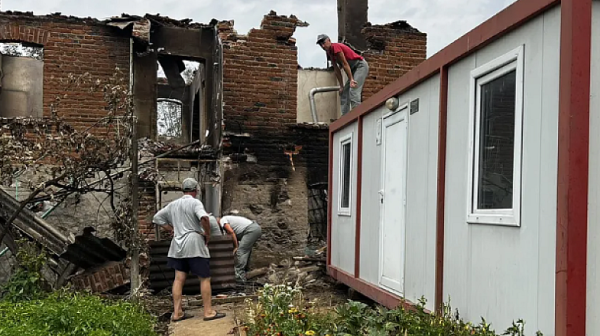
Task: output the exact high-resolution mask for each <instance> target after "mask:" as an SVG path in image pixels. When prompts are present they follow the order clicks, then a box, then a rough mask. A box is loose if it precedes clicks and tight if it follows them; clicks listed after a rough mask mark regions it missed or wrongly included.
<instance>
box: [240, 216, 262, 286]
mask: <svg viewBox="0 0 600 336" xmlns="http://www.w3.org/2000/svg"><path fill="white" fill-rule="evenodd" d="M261 235H262V229H261V228H260V225H258V223H256V222H252V224H250V225H249V226H248V227H247V228H246V230H244V234H243V235H242V237H238V239H239V244H238V250H237V254H236V260H235V277H236V278H237V279H238V280H241V281H246V272H247V271H248V270H249V265H250V256H251V254H252V247H253V246H254V244H255V243H256V241H257V240H258V239H259V238H260V236H261Z"/></svg>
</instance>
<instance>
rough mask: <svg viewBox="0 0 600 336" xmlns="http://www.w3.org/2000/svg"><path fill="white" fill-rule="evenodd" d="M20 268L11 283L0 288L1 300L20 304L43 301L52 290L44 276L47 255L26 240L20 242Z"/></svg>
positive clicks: (18, 254)
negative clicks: (22, 302) (43, 269)
mask: <svg viewBox="0 0 600 336" xmlns="http://www.w3.org/2000/svg"><path fill="white" fill-rule="evenodd" d="M17 244H18V246H19V251H18V252H17V255H16V257H17V263H18V265H19V266H18V268H17V269H16V271H15V273H14V274H13V275H12V276H11V277H10V279H9V281H8V282H7V283H6V284H5V285H4V286H2V287H1V288H0V298H2V299H3V300H6V301H12V302H18V301H24V300H36V299H41V298H43V297H44V296H45V295H47V293H48V292H49V290H50V285H49V284H48V283H47V282H46V280H45V279H44V277H43V276H42V267H43V266H44V264H46V260H47V259H46V254H45V253H44V251H43V250H42V249H40V248H39V247H38V246H37V245H36V244H35V243H33V242H30V241H28V240H26V239H23V240H18V241H17Z"/></svg>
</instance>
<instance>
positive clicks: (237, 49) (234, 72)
mask: <svg viewBox="0 0 600 336" xmlns="http://www.w3.org/2000/svg"><path fill="white" fill-rule="evenodd" d="M306 25H307V24H306V23H304V22H302V21H300V20H298V18H296V17H294V16H293V15H292V16H290V17H286V16H280V15H277V14H276V13H275V12H271V13H269V14H268V15H265V17H264V19H263V21H262V24H261V27H260V29H252V30H251V31H250V32H249V34H248V35H246V36H240V35H238V34H237V33H236V32H235V31H234V30H233V21H226V22H221V23H220V25H219V31H220V35H221V38H222V40H223V68H224V71H223V72H224V73H223V101H224V107H223V116H224V118H225V130H226V131H228V132H234V133H250V134H251V135H252V137H251V138H250V139H248V141H245V142H244V143H243V146H244V147H245V148H247V149H248V150H249V151H251V152H253V153H255V155H256V156H257V157H258V159H259V162H260V163H265V164H284V163H286V162H287V161H286V157H285V155H284V154H283V150H282V148H281V146H280V145H281V144H282V143H283V142H285V140H284V139H285V138H286V137H287V132H288V129H287V126H289V125H292V124H295V123H296V110H297V108H296V107H297V92H296V90H297V85H298V50H297V47H296V41H295V39H294V38H292V35H293V34H294V32H295V30H296V27H302V26H306ZM238 147H239V146H238ZM234 148H235V146H234Z"/></svg>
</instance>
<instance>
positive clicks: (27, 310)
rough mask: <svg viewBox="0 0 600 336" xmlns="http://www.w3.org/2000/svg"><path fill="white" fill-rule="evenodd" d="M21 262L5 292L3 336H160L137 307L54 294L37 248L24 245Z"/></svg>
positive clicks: (0, 299) (0, 300)
mask: <svg viewBox="0 0 600 336" xmlns="http://www.w3.org/2000/svg"><path fill="white" fill-rule="evenodd" d="M17 261H18V264H19V267H18V269H17V270H16V272H15V274H13V276H12V277H11V278H10V280H9V281H8V283H7V284H6V285H5V286H3V287H2V288H1V290H0V321H1V322H0V336H15V335H19V336H47V335H57V336H113V335H127V336H156V333H155V332H154V326H155V323H156V321H155V319H154V318H153V317H152V316H151V315H150V314H148V313H147V312H146V311H145V310H144V309H143V307H141V306H140V305H138V304H134V303H130V302H126V301H106V300H102V299H101V298H99V297H97V296H93V295H90V294H78V293H72V292H68V291H66V290H60V291H57V292H54V293H51V292H50V286H49V285H48V283H47V282H46V281H45V280H44V278H43V276H42V267H43V265H44V264H45V262H46V256H45V255H44V253H43V251H42V250H41V249H39V248H38V246H36V245H35V243H32V242H29V241H26V240H22V241H19V252H18V253H17Z"/></svg>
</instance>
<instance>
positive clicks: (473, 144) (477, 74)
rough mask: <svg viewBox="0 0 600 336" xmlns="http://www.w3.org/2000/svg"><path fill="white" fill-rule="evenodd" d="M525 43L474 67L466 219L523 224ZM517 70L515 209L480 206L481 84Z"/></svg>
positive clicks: (470, 110) (514, 169)
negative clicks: (522, 177) (484, 207)
mask: <svg viewBox="0 0 600 336" xmlns="http://www.w3.org/2000/svg"><path fill="white" fill-rule="evenodd" d="M523 53H524V46H519V47H518V48H516V49H514V50H512V51H510V52H509V53H507V54H505V55H503V56H501V57H498V58H497V59H495V60H493V61H491V62H489V63H487V64H485V65H483V66H481V67H478V68H477V69H475V70H473V71H471V85H470V88H471V91H470V93H469V96H470V108H469V165H468V174H469V177H468V188H469V189H468V192H467V194H468V198H467V223H470V224H490V225H506V226H517V227H518V226H520V225H521V222H520V220H521V171H522V166H521V164H522V160H521V158H522V142H523V131H522V129H523V73H524V72H523V68H524V59H523ZM514 70H516V83H515V84H516V85H515V90H516V96H515V139H514V154H513V155H514V161H513V202H512V204H513V207H512V209H478V208H477V189H478V188H477V185H476V183H477V181H478V180H479V152H480V151H479V145H480V141H479V134H480V133H479V132H480V127H481V123H480V118H481V87H482V86H483V85H485V84H487V83H489V82H491V81H493V80H495V79H497V78H499V77H501V76H503V75H505V74H507V73H509V72H511V71H514Z"/></svg>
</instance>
